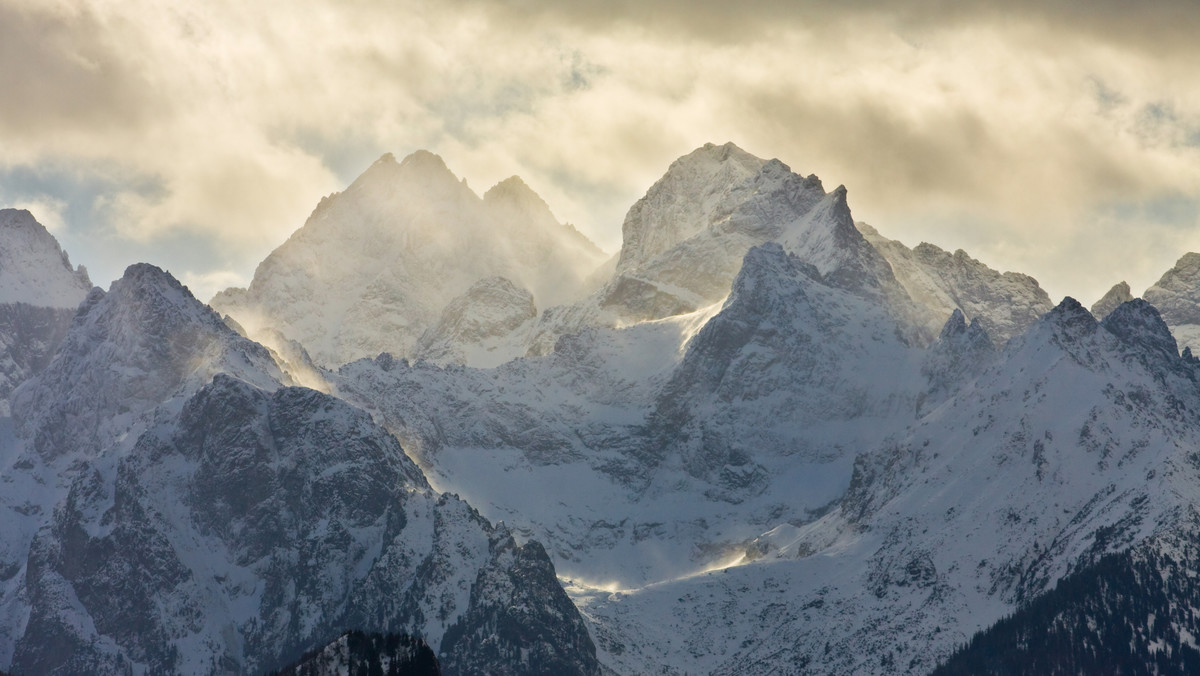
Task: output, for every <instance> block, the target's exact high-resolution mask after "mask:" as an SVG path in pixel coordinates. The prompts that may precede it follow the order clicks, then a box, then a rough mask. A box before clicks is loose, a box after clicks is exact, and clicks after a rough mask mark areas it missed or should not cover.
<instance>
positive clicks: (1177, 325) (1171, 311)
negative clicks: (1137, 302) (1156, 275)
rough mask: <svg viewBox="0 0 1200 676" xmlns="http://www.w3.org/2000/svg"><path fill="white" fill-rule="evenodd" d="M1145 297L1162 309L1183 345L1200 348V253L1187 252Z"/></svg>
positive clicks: (1166, 319) (1143, 295)
mask: <svg viewBox="0 0 1200 676" xmlns="http://www.w3.org/2000/svg"><path fill="white" fill-rule="evenodd" d="M1142 297H1143V298H1145V299H1146V300H1147V301H1149V302H1150V303H1152V304H1153V305H1154V307H1156V308H1158V310H1159V312H1161V313H1162V318H1163V321H1165V322H1166V323H1167V326H1170V327H1171V333H1172V334H1174V336H1175V339H1176V340H1178V341H1179V345H1180V346H1181V347H1190V348H1192V350H1197V349H1200V254H1197V253H1186V254H1184V255H1183V256H1182V257H1181V258H1180V259H1179V260H1178V261H1177V262H1176V263H1175V266H1174V267H1173V268H1171V269H1170V270H1167V271H1166V272H1165V273H1164V274H1163V276H1162V277H1161V278H1160V279H1159V280H1158V281H1157V282H1155V283H1154V285H1153V286H1151V287H1150V288H1148V289H1146V293H1144V294H1142Z"/></svg>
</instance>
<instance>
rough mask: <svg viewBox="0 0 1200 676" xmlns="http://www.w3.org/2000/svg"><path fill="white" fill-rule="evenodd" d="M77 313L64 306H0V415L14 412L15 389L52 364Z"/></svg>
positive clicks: (9, 304) (13, 304)
mask: <svg viewBox="0 0 1200 676" xmlns="http://www.w3.org/2000/svg"><path fill="white" fill-rule="evenodd" d="M74 316H75V311H74V310H66V309H63V308H52V307H35V306H32V305H26V304H24V303H6V304H3V305H0V417H7V416H9V415H10V413H11V407H10V403H9V399H10V397H11V396H12V393H13V390H15V389H16V388H17V386H19V385H20V384H21V383H23V382H25V381H26V380H29V379H30V378H31V377H33V376H34V375H36V374H37V373H40V372H41V371H42V370H43V369H45V368H46V366H47V364H49V363H50V358H51V357H52V356H53V355H54V351H55V350H56V349H58V345H59V343H61V342H62V339H63V337H64V336H66V334H67V328H68V327H69V326H70V325H71V318H72V317H74Z"/></svg>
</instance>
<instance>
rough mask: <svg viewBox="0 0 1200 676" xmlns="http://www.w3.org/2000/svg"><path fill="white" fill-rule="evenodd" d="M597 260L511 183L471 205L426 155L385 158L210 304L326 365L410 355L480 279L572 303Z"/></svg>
mask: <svg viewBox="0 0 1200 676" xmlns="http://www.w3.org/2000/svg"><path fill="white" fill-rule="evenodd" d="M604 258H605V255H604V254H603V252H601V251H600V250H599V249H597V248H596V246H595V245H593V244H592V243H591V242H589V241H588V240H587V239H586V238H585V237H583V236H582V235H580V234H579V232H578V231H576V230H575V229H574V228H572V227H570V226H569V225H563V224H561V223H559V222H557V221H556V220H555V219H554V216H553V215H552V214H551V213H550V210H549V207H547V206H546V203H545V202H543V201H542V200H541V198H539V197H538V196H537V195H536V194H535V193H534V192H533V191H532V190H530V189H529V187H528V186H526V185H525V184H524V183H523V182H522V181H521V180H520V179H519V178H517V177H512V178H510V179H507V180H505V181H503V182H501V183H500V184H498V185H496V186H495V187H493V188H492V189H491V190H489V191H488V192H487V193H485V195H484V197H483V198H480V197H479V196H478V195H476V194H475V193H474V192H472V191H471V189H470V188H468V187H467V186H466V184H465V182H463V181H460V180H459V179H457V178H456V177H455V176H454V175H453V174H452V173H450V170H449V169H447V168H446V165H445V164H444V163H443V162H442V159H441V158H440V157H438V156H436V155H433V154H432V153H428V152H425V151H418V152H416V153H413V154H412V155H409V156H408V157H406V158H404V160H402V161H400V162H397V161H396V160H395V158H394V157H392V156H391V155H390V154H389V155H384V156H383V157H381V158H380V159H379V160H378V161H376V162H375V163H374V164H373V165H371V167H370V168H368V169H367V171H366V172H364V173H363V174H362V175H361V176H359V178H358V179H357V180H355V181H354V183H352V184H351V185H350V187H348V188H347V189H346V190H345V191H344V192H341V193H335V194H333V195H330V196H329V197H326V198H324V199H322V201H321V203H320V204H319V205H318V206H317V208H316V209H315V210H314V211H313V214H312V216H310V217H309V219H308V221H307V222H306V223H305V225H304V227H302V228H300V229H299V230H297V231H296V232H295V234H293V235H292V236H291V237H290V238H289V239H288V241H287V242H285V243H284V244H283V245H281V246H280V247H279V248H277V249H276V250H275V251H274V252H272V253H271V255H270V256H268V257H267V258H266V260H264V261H263V262H262V263H261V264H260V265H259V266H258V269H257V270H256V271H255V275H254V280H253V281H252V282H251V284H250V286H249V288H248V289H229V290H227V291H224V292H222V293H220V294H218V295H217V296H216V297H215V298H213V300H212V305H213V307H214V308H216V309H217V310H218V311H219V312H222V313H226V314H230V315H232V316H233V317H234V318H235V319H236V320H237V321H238V322H239V323H240V324H241V325H242V326H243V327H245V328H246V329H247V330H248V331H249V332H250V334H251V335H256V334H258V333H259V332H260V331H262V330H263V329H267V328H270V329H274V330H277V331H279V332H280V333H282V334H283V335H284V336H286V337H287V338H290V339H294V340H298V341H300V342H301V343H302V344H304V346H305V347H306V348H307V350H308V352H309V354H310V355H311V356H312V357H313V358H314V359H315V360H316V361H317V362H319V363H321V364H324V365H328V366H336V365H338V364H342V363H345V362H347V361H351V360H353V359H357V358H359V357H367V356H375V355H377V354H379V353H380V352H394V353H396V354H399V355H409V354H411V353H412V352H413V351H414V349H415V348H416V346H417V341H418V340H419V339H420V338H421V336H422V334H423V333H424V332H425V331H426V330H428V329H430V328H432V327H433V326H434V325H435V324H436V323H437V322H438V319H439V316H440V315H441V314H442V312H443V310H444V309H445V308H446V307H447V305H449V304H450V302H451V301H452V300H453V299H455V298H456V297H458V296H460V295H461V294H463V293H465V292H467V291H468V289H469V288H470V287H471V286H472V285H473V284H474V283H475V282H477V281H479V280H480V279H484V278H487V277H501V278H504V279H506V280H508V281H509V282H511V283H513V284H516V285H517V286H518V287H520V288H525V289H527V290H528V292H529V293H530V294H532V297H533V301H534V303H535V305H540V306H542V307H548V306H550V305H554V304H558V303H562V302H565V301H567V300H571V299H573V298H574V297H576V296H578V295H582V293H583V292H584V290H585V288H586V287H585V280H586V278H587V276H588V274H589V273H591V271H592V269H594V268H595V267H596V266H598V265H599V264H600V263H601V262H602V261H603V260H604Z"/></svg>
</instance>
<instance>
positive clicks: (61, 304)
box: [0, 209, 92, 309]
mask: <svg viewBox="0 0 1200 676" xmlns="http://www.w3.org/2000/svg"><path fill="white" fill-rule="evenodd" d="M91 288H92V283H91V281H90V280H88V275H87V270H85V269H84V268H83V266H82V265H81V266H79V267H78V268H72V267H71V261H70V259H68V258H67V254H66V252H65V251H63V250H62V248H61V247H59V245H58V241H57V240H56V239H54V236H53V235H51V234H50V232H49V231H48V230H46V228H45V226H43V225H42V224H41V223H38V222H37V219H35V218H34V217H33V214H31V213H29V212H28V211H26V210H25V209H0V304H3V303H25V304H27V305H35V306H38V307H52V308H68V309H74V308H75V306H76V305H79V301H81V300H83V297H84V296H86V295H87V293H88V290H89V289H91Z"/></svg>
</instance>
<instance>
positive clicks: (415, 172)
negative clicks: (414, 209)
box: [346, 150, 477, 200]
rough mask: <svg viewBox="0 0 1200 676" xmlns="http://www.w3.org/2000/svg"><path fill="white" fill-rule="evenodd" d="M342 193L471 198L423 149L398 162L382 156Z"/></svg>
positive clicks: (445, 167) (383, 196)
mask: <svg viewBox="0 0 1200 676" xmlns="http://www.w3.org/2000/svg"><path fill="white" fill-rule="evenodd" d="M346 193H347V194H355V193H363V194H364V196H366V195H370V196H373V197H375V198H376V199H386V198H389V197H394V196H397V193H399V194H401V195H405V194H407V195H412V194H414V193H422V194H425V195H426V196H427V198H428V197H435V198H437V199H441V200H446V199H461V198H463V197H465V196H467V195H470V196H471V197H474V196H475V195H474V193H472V192H471V190H470V188H468V187H467V186H466V185H464V184H463V182H462V181H461V180H460V179H459V178H458V177H457V176H455V175H454V173H453V172H451V171H450V168H449V167H447V166H446V163H445V161H443V160H442V158H441V157H440V156H438V155H435V154H433V153H431V152H429V151H427V150H417V151H415V152H413V153H412V154H410V155H408V156H407V157H405V158H404V159H403V160H400V161H399V162H397V161H396V158H395V156H394V155H392V154H391V153H385V154H384V155H383V156H382V157H380V158H379V159H378V160H375V162H374V163H373V164H372V165H371V166H370V167H367V170H366V171H364V172H363V173H362V174H361V175H360V176H359V177H358V178H357V179H355V180H354V182H353V183H351V184H350V187H349V188H347V189H346ZM360 199H361V197H360ZM476 199H477V198H476Z"/></svg>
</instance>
